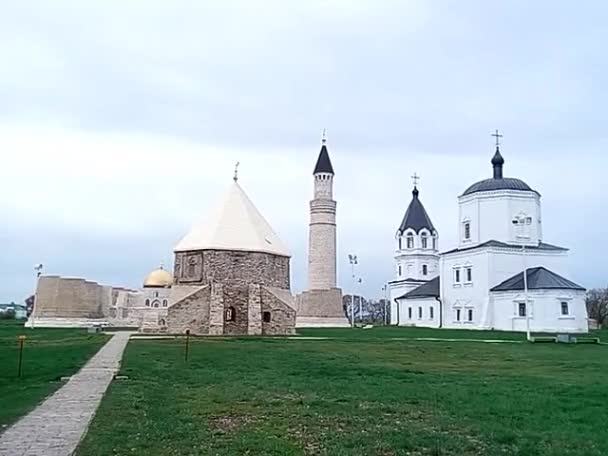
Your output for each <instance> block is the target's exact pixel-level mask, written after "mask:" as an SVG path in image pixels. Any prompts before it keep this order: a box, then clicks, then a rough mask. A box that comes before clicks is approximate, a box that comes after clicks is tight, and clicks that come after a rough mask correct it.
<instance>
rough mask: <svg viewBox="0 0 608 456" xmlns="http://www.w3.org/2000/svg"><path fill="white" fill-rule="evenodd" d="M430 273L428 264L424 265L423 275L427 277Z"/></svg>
mask: <svg viewBox="0 0 608 456" xmlns="http://www.w3.org/2000/svg"><path fill="white" fill-rule="evenodd" d="M428 272H429V267H428V266H427V265H426V264H423V265H422V275H427V274H428Z"/></svg>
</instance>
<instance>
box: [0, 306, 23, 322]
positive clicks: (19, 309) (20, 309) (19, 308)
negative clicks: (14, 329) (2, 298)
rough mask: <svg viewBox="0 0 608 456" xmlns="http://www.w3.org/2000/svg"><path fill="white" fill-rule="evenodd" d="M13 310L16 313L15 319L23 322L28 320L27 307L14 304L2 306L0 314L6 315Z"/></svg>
mask: <svg viewBox="0 0 608 456" xmlns="http://www.w3.org/2000/svg"><path fill="white" fill-rule="evenodd" d="M11 310H12V311H13V312H15V319H17V320H22V319H24V318H27V309H26V307H25V306H22V305H21V304H15V303H14V302H11V303H9V304H0V314H5V313H7V312H9V311H11Z"/></svg>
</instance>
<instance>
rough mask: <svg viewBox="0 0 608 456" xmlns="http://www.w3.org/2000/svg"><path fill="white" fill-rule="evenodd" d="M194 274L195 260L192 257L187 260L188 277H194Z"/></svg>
mask: <svg viewBox="0 0 608 456" xmlns="http://www.w3.org/2000/svg"><path fill="white" fill-rule="evenodd" d="M195 276H196V260H195V259H194V258H192V259H191V260H190V261H189V262H188V277H195Z"/></svg>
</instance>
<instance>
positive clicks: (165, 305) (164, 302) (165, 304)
mask: <svg viewBox="0 0 608 456" xmlns="http://www.w3.org/2000/svg"><path fill="white" fill-rule="evenodd" d="M163 307H167V300H166V299H163Z"/></svg>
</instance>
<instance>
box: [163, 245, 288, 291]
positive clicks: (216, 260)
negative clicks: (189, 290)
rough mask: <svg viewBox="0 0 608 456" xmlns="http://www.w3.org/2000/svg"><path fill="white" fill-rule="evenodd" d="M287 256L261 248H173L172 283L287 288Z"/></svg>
mask: <svg viewBox="0 0 608 456" xmlns="http://www.w3.org/2000/svg"><path fill="white" fill-rule="evenodd" d="M289 275H290V271H289V257H284V256H279V255H272V254H269V253H261V252H240V251H232V250H203V251H190V252H176V254H175V270H174V278H175V279H174V280H175V283H176V284H184V285H188V284H201V285H204V284H207V283H209V282H211V281H213V282H218V283H223V284H225V285H243V286H248V285H249V284H250V283H257V284H260V285H265V286H269V287H278V288H286V289H289V288H290V278H289Z"/></svg>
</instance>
